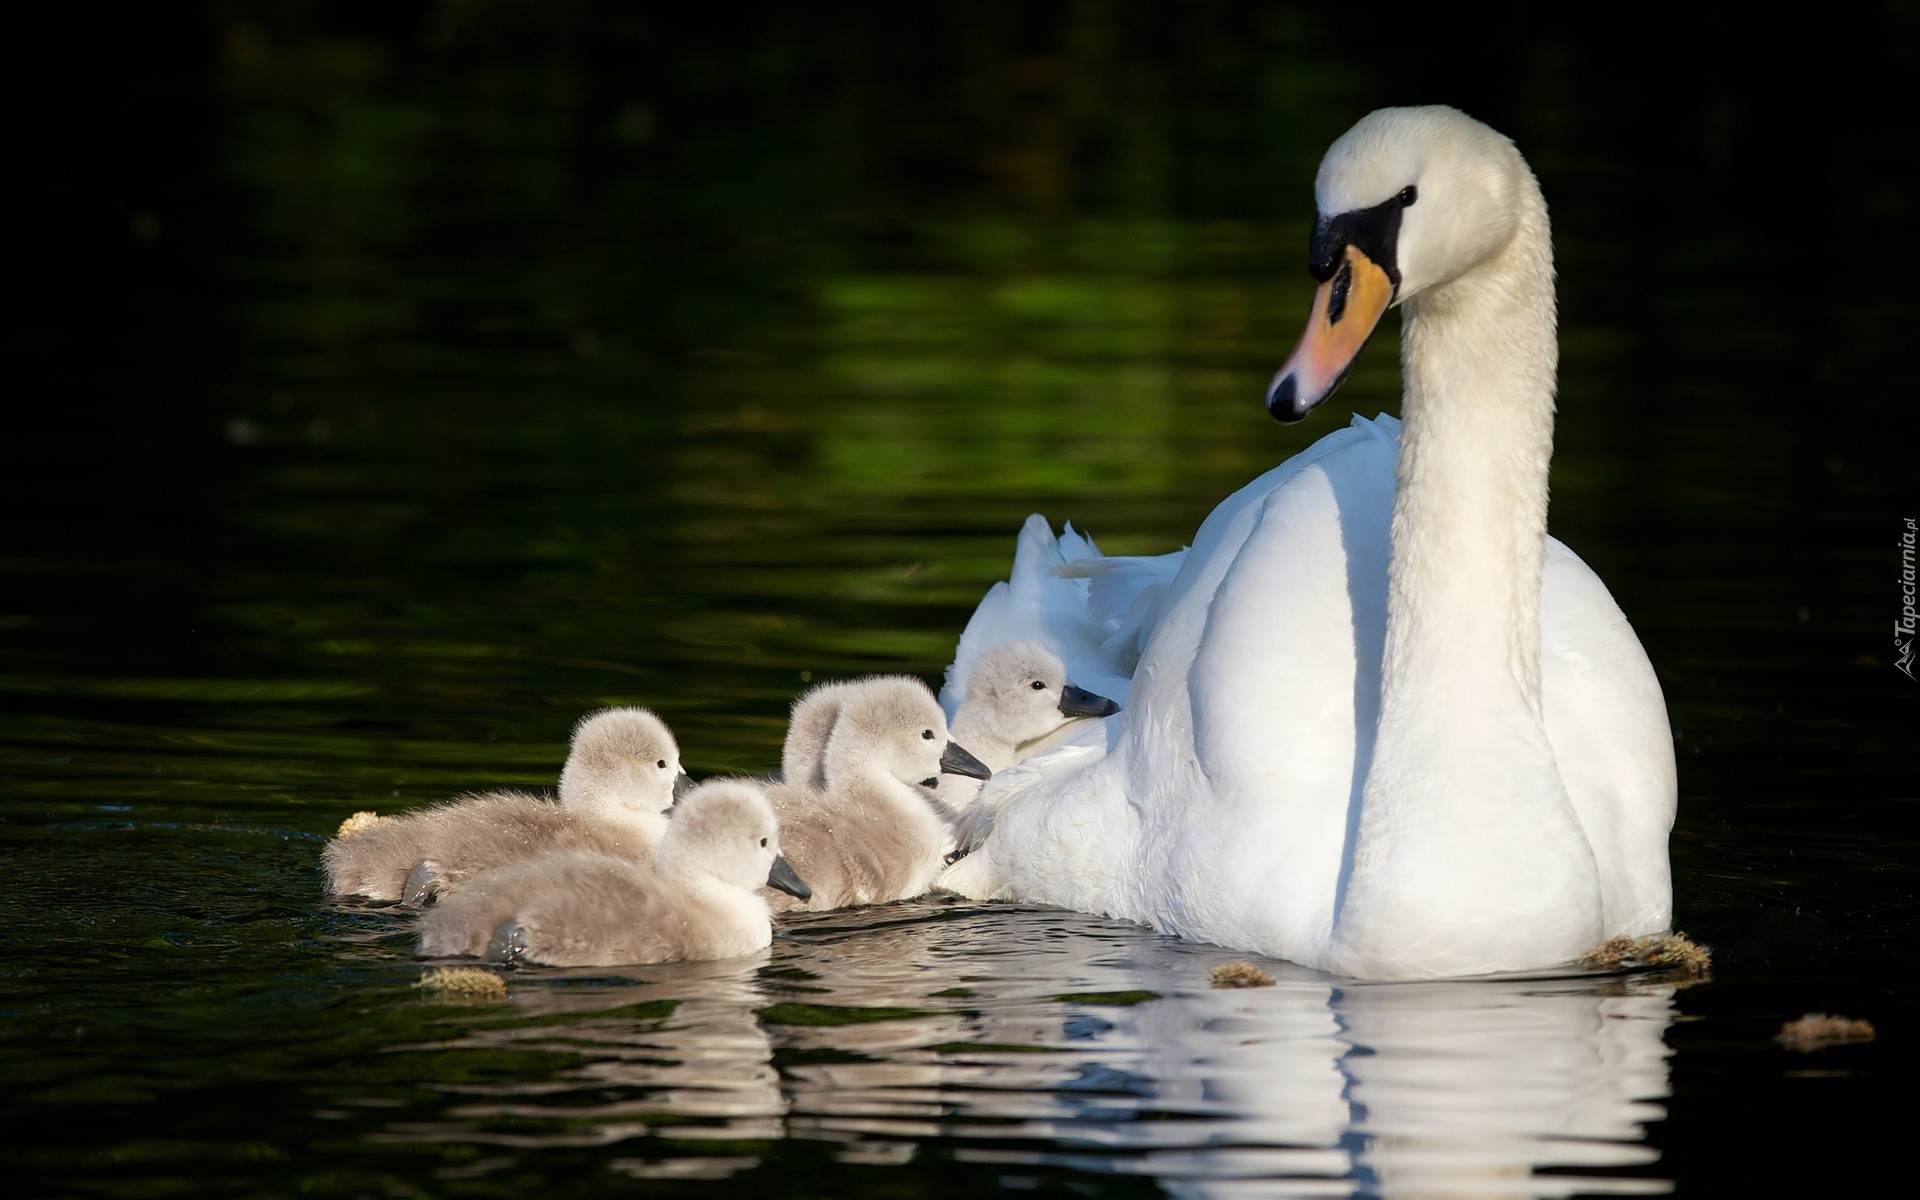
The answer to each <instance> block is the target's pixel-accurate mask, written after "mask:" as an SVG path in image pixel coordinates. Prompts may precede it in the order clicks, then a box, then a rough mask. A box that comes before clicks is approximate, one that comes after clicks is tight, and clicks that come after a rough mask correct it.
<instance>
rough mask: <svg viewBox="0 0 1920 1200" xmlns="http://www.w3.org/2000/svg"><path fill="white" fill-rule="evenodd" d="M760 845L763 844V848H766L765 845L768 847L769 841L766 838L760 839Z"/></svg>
mask: <svg viewBox="0 0 1920 1200" xmlns="http://www.w3.org/2000/svg"><path fill="white" fill-rule="evenodd" d="M760 844H761V845H762V846H764V845H766V844H767V839H765V838H761V839H760Z"/></svg>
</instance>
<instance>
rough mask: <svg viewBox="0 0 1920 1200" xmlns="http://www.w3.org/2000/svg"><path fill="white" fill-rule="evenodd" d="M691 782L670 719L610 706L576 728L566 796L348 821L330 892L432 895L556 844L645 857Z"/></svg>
mask: <svg viewBox="0 0 1920 1200" xmlns="http://www.w3.org/2000/svg"><path fill="white" fill-rule="evenodd" d="M691 783H692V780H690V779H689V778H688V777H687V775H686V773H685V772H683V771H682V770H681V769H680V747H679V745H678V744H677V743H676V742H675V741H674V740H673V733H672V731H670V730H669V729H668V728H667V726H666V722H664V721H662V720H661V719H660V718H659V717H656V716H654V715H653V714H652V713H651V712H649V711H647V710H646V709H644V708H610V709H607V710H605V711H604V712H599V713H595V714H593V715H592V716H590V717H587V718H586V719H585V720H583V721H581V722H580V724H579V725H578V726H577V727H576V728H575V729H574V731H573V746H572V749H571V750H570V751H569V752H568V754H567V763H566V766H565V767H563V768H562V769H561V771H560V803H558V804H555V803H554V802H553V801H551V800H548V799H546V798H545V797H542V796H535V795H531V794H529V793H526V792H486V793H482V794H481V795H477V796H469V797H466V798H464V799H459V800H454V801H452V802H450V803H447V804H440V805H435V806H434V807H432V808H428V809H425V810H423V811H421V812H416V813H409V814H407V815H406V816H404V817H398V818H392V819H386V820H380V821H377V822H375V823H372V824H363V825H362V826H361V827H360V828H359V829H358V830H356V831H353V832H349V831H348V830H347V829H346V828H345V827H344V826H343V827H342V830H341V835H340V836H339V837H336V838H335V839H334V840H333V841H331V842H329V843H327V848H326V851H325V852H324V854H323V856H322V858H323V862H324V863H325V866H326V870H327V893H328V894H329V895H333V896H366V897H369V898H370V899H374V900H405V901H407V902H408V903H424V902H425V901H426V900H428V899H429V898H431V897H433V896H444V895H447V894H449V893H451V892H453V891H455V890H457V889H459V888H460V887H461V886H463V885H464V884H465V883H466V882H467V880H469V879H471V878H473V877H474V876H475V875H478V874H479V873H480V872H482V871H489V870H492V869H494V868H496V867H502V866H505V865H507V864H508V863H512V862H518V861H520V860H521V859H525V858H531V857H533V856H534V855H537V854H544V853H546V852H547V851H549V850H562V849H564V850H584V851H593V852H596V853H600V854H607V855H611V856H613V857H615V858H621V859H628V860H631V861H635V862H645V861H647V860H648V859H650V858H651V857H652V856H653V848H654V847H655V846H657V845H659V844H660V839H661V838H662V837H663V836H664V835H665V834H666V831H667V818H666V815H665V814H666V810H667V809H668V808H671V807H672V806H673V802H674V799H675V797H676V796H677V795H678V794H680V793H681V792H684V791H685V790H686V788H687V787H689V786H691Z"/></svg>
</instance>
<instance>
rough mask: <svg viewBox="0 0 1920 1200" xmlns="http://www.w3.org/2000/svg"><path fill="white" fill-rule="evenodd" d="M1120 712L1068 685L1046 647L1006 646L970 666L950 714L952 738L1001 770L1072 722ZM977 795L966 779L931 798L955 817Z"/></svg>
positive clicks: (950, 782) (945, 783)
mask: <svg viewBox="0 0 1920 1200" xmlns="http://www.w3.org/2000/svg"><path fill="white" fill-rule="evenodd" d="M1119 711H1120V706H1119V705H1118V704H1115V703H1114V702H1113V701H1111V700H1109V699H1107V698H1106V697H1105V696H1100V695H1096V694H1094V693H1093V692H1089V691H1087V690H1086V689H1085V688H1078V687H1075V686H1073V685H1072V684H1071V683H1068V682H1067V667H1066V664H1065V663H1063V662H1061V661H1060V656H1059V655H1057V654H1055V653H1054V652H1053V651H1051V650H1049V649H1047V648H1046V647H1045V646H1042V645H1041V644H1040V643H1038V642H1028V641H1019V642H1007V643H1005V644H1003V645H999V646H995V647H994V648H993V649H992V650H989V651H988V652H987V653H985V654H983V655H981V656H980V659H979V661H977V662H976V663H974V666H973V671H972V673H971V674H970V675H969V676H968V677H967V692H966V696H965V697H964V698H963V699H962V700H961V701H960V707H959V709H958V711H956V712H955V713H954V714H953V736H954V737H955V738H957V739H958V740H959V741H961V742H963V743H964V744H965V745H966V747H967V748H968V749H969V750H972V751H973V752H974V753H975V754H978V755H979V756H980V761H981V762H983V763H986V764H987V766H988V767H990V768H992V769H993V770H995V771H1004V770H1006V769H1007V768H1008V767H1010V766H1012V765H1013V764H1015V763H1017V762H1019V761H1020V760H1021V759H1023V758H1025V757H1027V756H1028V755H1029V754H1036V753H1038V752H1039V751H1041V750H1043V749H1045V748H1046V746H1047V745H1048V744H1049V743H1050V742H1051V741H1052V739H1053V737H1054V735H1056V734H1058V733H1060V732H1061V731H1063V730H1064V729H1066V728H1067V726H1068V725H1070V724H1071V723H1072V722H1074V721H1077V720H1080V719H1081V718H1083V717H1109V716H1112V715H1113V714H1114V713H1117V712H1119ZM979 791H980V784H978V783H976V782H973V781H971V780H966V779H943V780H941V781H940V786H939V788H938V789H937V791H936V794H937V795H938V796H939V797H940V802H941V803H942V804H945V805H946V806H947V807H948V808H951V809H953V810H955V811H956V812H957V811H959V810H961V809H964V808H965V807H966V806H967V805H968V804H970V803H971V802H972V800H973V798H974V797H975V796H976V795H978V794H979Z"/></svg>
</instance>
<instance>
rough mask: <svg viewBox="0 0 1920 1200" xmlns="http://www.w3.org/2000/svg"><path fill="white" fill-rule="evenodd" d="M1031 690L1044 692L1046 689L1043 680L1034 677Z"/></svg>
mask: <svg viewBox="0 0 1920 1200" xmlns="http://www.w3.org/2000/svg"><path fill="white" fill-rule="evenodd" d="M1033 690H1034V691H1036V692H1044V691H1046V690H1047V685H1046V684H1045V683H1044V682H1043V681H1041V680H1038V679H1036V680H1034V681H1033Z"/></svg>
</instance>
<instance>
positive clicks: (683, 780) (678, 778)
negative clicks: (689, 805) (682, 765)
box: [673, 771, 693, 804]
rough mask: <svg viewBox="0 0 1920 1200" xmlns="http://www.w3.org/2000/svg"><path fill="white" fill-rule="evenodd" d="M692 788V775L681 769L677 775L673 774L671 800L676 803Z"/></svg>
mask: <svg viewBox="0 0 1920 1200" xmlns="http://www.w3.org/2000/svg"><path fill="white" fill-rule="evenodd" d="M692 790H693V776H691V775H689V774H687V773H686V772H685V771H682V772H680V773H679V774H678V775H675V776H674V777H673V802H674V803H675V804H678V803H680V802H681V801H682V800H684V799H686V798H687V793H688V792H690V791H692Z"/></svg>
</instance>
